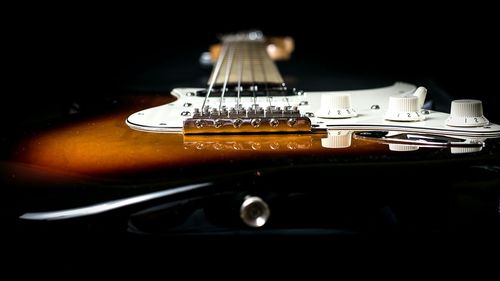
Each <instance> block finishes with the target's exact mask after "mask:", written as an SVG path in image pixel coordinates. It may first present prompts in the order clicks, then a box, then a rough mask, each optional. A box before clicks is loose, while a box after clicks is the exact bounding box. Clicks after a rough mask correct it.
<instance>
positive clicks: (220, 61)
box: [201, 44, 227, 115]
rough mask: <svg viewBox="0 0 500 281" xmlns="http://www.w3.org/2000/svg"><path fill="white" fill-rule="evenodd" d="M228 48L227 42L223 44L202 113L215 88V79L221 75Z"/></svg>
mask: <svg viewBox="0 0 500 281" xmlns="http://www.w3.org/2000/svg"><path fill="white" fill-rule="evenodd" d="M226 50H227V47H226V44H224V45H222V48H221V51H220V54H219V59H218V60H217V64H216V65H215V69H214V71H213V72H212V81H210V84H209V86H208V91H207V95H206V96H205V99H204V100H203V104H202V106H201V112H202V115H203V110H204V109H205V104H206V102H207V100H208V98H209V97H210V94H211V93H212V90H213V88H214V84H215V81H216V80H217V78H218V77H219V73H220V69H221V66H222V62H223V61H224V59H225V56H226Z"/></svg>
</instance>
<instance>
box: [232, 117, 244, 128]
mask: <svg viewBox="0 0 500 281" xmlns="http://www.w3.org/2000/svg"><path fill="white" fill-rule="evenodd" d="M241 124H243V120H241V119H239V118H238V119H236V120H234V121H233V127H235V128H239V127H241Z"/></svg>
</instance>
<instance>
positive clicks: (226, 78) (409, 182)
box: [5, 31, 500, 235]
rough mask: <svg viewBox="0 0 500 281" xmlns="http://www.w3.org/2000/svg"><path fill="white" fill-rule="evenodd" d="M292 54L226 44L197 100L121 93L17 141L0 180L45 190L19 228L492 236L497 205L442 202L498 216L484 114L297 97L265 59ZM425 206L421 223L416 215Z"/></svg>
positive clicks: (409, 91)
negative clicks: (70, 224)
mask: <svg viewBox="0 0 500 281" xmlns="http://www.w3.org/2000/svg"><path fill="white" fill-rule="evenodd" d="M291 49H293V42H292V41H291V40H290V39H288V38H285V39H281V40H280V39H272V38H271V39H266V38H265V37H264V36H263V35H262V33H261V32H258V31H252V32H247V33H237V34H232V35H227V36H224V37H223V38H222V45H220V46H219V47H214V48H213V50H212V56H211V57H210V58H209V59H207V61H211V62H213V70H212V74H211V76H210V78H209V80H208V83H207V87H206V88H178V89H174V90H173V91H172V93H171V94H172V95H171V96H168V95H160V96H150V95H146V94H144V95H142V94H140V93H134V94H132V95H124V96H123V97H122V98H123V100H124V101H125V102H124V104H125V106H123V107H122V108H119V109H117V110H116V111H113V112H109V113H107V114H105V115H99V116H95V117H87V118H83V119H80V120H73V121H72V122H70V123H67V124H63V125H59V126H54V127H53V128H50V129H49V130H45V131H41V132H39V133H37V134H35V135H33V136H30V137H27V138H24V139H22V140H21V141H20V142H19V144H18V145H17V146H16V147H15V148H14V151H13V153H12V155H13V156H12V157H11V159H10V161H9V163H8V165H7V168H6V169H5V170H6V171H9V173H10V174H15V175H16V180H15V181H12V180H8V182H9V183H10V184H11V185H12V186H13V188H16V189H21V188H26V186H32V185H33V183H36V185H39V186H43V187H44V188H40V189H36V190H35V191H33V190H31V189H29V188H28V189H29V190H31V192H32V193H30V196H31V195H33V198H38V199H26V198H25V201H23V202H27V203H25V204H24V205H23V206H22V207H21V206H19V208H18V210H16V216H17V219H18V220H19V221H21V222H22V223H24V224H28V225H29V224H30V223H31V222H33V221H37V222H40V221H42V222H45V223H47V224H50V223H52V222H58V221H62V222H64V221H72V220H76V219H79V220H80V219H83V220H85V221H86V223H87V224H86V225H88V222H90V223H92V222H94V221H95V218H96V217H104V221H113V223H112V224H110V225H112V226H113V231H118V232H120V231H123V232H130V233H134V234H139V235H140V234H144V233H148V234H161V235H177V234H185V233H191V234H192V233H197V234H200V233H201V234H210V235H215V234H221V233H226V234H227V233H238V234H252V235H253V234H256V233H267V234H282V233H287V234H310V233H324V234H335V233H339V231H341V232H343V233H354V232H359V231H373V230H382V231H392V230H393V229H394V226H397V228H398V230H411V229H415V228H425V229H433V230H435V229H436V228H437V229H439V230H443V231H446V230H449V226H450V224H451V225H452V226H453V228H460V227H466V226H467V227H468V226H470V223H472V221H474V223H473V224H474V225H475V226H477V224H478V223H479V222H481V223H482V224H481V225H482V226H484V227H486V226H489V225H492V224H495V223H497V222H498V217H495V215H494V214H493V213H494V212H497V209H496V210H495V209H494V207H493V208H492V207H491V206H492V205H491V204H486V205H487V206H488V207H484V208H492V209H491V210H490V209H488V212H491V213H492V214H493V215H492V216H491V217H490V216H488V218H487V219H485V218H483V217H481V218H479V219H478V218H474V220H465V221H460V220H458V219H457V217H458V216H459V215H457V214H461V213H460V212H459V211H457V210H462V208H467V207H463V206H462V205H461V203H460V202H459V201H453V200H452V201H453V203H452V204H451V205H450V204H449V201H450V198H455V197H454V196H455V194H456V193H455V192H458V191H457V190H460V192H463V193H465V194H467V196H469V195H470V196H473V195H471V194H469V193H468V191H469V188H470V189H475V192H477V191H478V190H482V191H483V192H485V193H487V194H488V196H487V198H488V200H489V201H488V202H489V203H491V202H493V206H494V205H495V204H496V206H498V194H499V191H498V187H499V185H498V183H499V177H498V176H495V173H494V172H493V170H494V168H492V167H497V166H496V165H498V162H500V161H499V155H500V150H499V147H498V144H499V141H498V138H499V137H500V126H499V125H497V124H494V123H492V122H490V121H489V120H488V119H487V118H486V117H485V116H484V115H483V111H482V104H481V101H479V100H474V99H468V100H455V101H453V102H452V104H451V111H450V113H445V112H439V111H435V110H433V109H432V103H431V102H429V101H430V100H432V98H430V99H429V97H428V96H427V89H426V88H424V87H418V85H412V84H409V83H405V82H395V83H394V84H392V85H389V86H386V87H381V88H375V89H360V90H349V91H336V92H331V91H330V92H329V91H324V92H309V91H307V90H300V89H295V88H291V87H288V86H287V84H286V81H285V80H284V79H283V78H282V75H281V74H280V72H279V71H278V68H277V67H276V65H275V64H274V62H273V60H272V59H271V57H273V56H274V57H278V58H286V57H288V56H289V52H290V51H291ZM326 90H327V89H326ZM429 95H432V93H430V94H429ZM485 174H488V176H484V175H485ZM485 187H488V188H485ZM42 198H43V200H42ZM21 201H22V200H21ZM495 202H496V203H495ZM422 204H423V205H425V206H426V208H428V209H427V211H423V212H421V211H419V212H416V213H415V208H420V207H418V206H422ZM446 204H448V205H446ZM444 205H446V206H448V207H449V208H448V207H447V208H444V207H443V206H444ZM482 206H483V205H482ZM480 208H483V207H480ZM437 213H439V214H438V215H436V214H437ZM475 214H476V213H475ZM99 221H101V222H102V220H99ZM450 221H452V222H453V223H450ZM96 227H97V226H96ZM99 227H102V225H99ZM109 228H111V227H109ZM256 231H259V232H256Z"/></svg>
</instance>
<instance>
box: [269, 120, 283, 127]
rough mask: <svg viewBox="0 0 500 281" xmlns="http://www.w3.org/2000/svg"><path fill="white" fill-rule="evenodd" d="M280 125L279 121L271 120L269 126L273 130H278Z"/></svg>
mask: <svg viewBox="0 0 500 281" xmlns="http://www.w3.org/2000/svg"><path fill="white" fill-rule="evenodd" d="M279 124H280V121H278V119H274V118H273V119H271V120H269V125H270V126H271V127H273V128H276V127H278V125H279Z"/></svg>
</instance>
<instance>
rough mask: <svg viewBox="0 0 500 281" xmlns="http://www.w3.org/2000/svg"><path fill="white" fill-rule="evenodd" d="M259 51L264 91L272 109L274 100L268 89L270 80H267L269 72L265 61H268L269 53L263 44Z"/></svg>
mask: <svg viewBox="0 0 500 281" xmlns="http://www.w3.org/2000/svg"><path fill="white" fill-rule="evenodd" d="M259 49H260V54H259V59H260V60H259V65H260V68H261V69H262V75H263V76H264V91H265V92H266V99H267V101H268V102H269V106H270V107H271V106H272V103H271V100H272V98H271V97H270V96H269V89H268V82H269V80H268V79H267V72H266V68H265V66H264V60H265V59H266V56H267V52H266V49H265V47H264V46H263V44H262V43H261V46H260V48H259Z"/></svg>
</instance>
